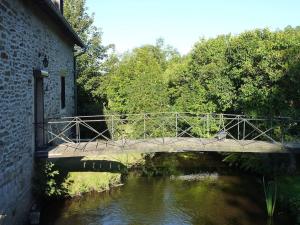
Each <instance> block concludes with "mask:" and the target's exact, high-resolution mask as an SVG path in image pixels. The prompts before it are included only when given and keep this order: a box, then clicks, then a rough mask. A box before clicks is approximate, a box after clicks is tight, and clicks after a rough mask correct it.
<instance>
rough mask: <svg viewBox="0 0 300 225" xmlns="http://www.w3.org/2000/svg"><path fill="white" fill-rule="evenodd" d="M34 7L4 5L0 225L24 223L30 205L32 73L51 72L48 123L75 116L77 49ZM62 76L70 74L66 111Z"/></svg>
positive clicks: (0, 24)
mask: <svg viewBox="0 0 300 225" xmlns="http://www.w3.org/2000/svg"><path fill="white" fill-rule="evenodd" d="M30 2H33V1H22V0H0V225H3V224H5V225H6V224H8V225H13V224H22V223H23V222H22V221H24V219H26V217H27V213H28V210H29V208H30V205H31V199H32V196H31V185H32V182H31V179H32V174H33V162H34V125H33V123H34V77H33V69H34V68H38V69H45V70H47V71H48V72H49V77H48V78H44V101H45V102H44V110H45V118H46V119H47V118H48V117H58V116H63V115H72V114H73V112H74V80H73V45H72V43H71V42H70V41H66V40H65V39H66V37H64V36H62V33H61V31H60V30H59V29H58V28H57V27H56V24H54V23H52V22H51V20H50V19H49V18H47V15H43V13H42V12H40V11H39V10H38V9H37V8H35V7H36V6H34V5H32V3H30ZM44 58H47V60H48V62H49V63H48V67H47V68H45V67H44V65H43V59H44ZM62 73H65V74H66V107H65V109H64V110H62V109H61V105H60V104H61V102H60V76H61V74H62Z"/></svg>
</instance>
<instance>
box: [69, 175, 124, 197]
mask: <svg viewBox="0 0 300 225" xmlns="http://www.w3.org/2000/svg"><path fill="white" fill-rule="evenodd" d="M118 184H121V174H120V173H109V172H70V173H69V176H68V179H67V180H66V182H65V183H64V185H65V187H66V189H67V191H68V194H69V195H70V196H76V195H80V194H82V193H86V192H90V191H99V192H100V191H105V190H109V189H110V188H111V187H112V186H116V185H118Z"/></svg>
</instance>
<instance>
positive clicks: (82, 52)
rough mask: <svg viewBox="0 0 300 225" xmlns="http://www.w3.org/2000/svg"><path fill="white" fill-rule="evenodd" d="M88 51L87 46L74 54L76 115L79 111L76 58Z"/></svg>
mask: <svg viewBox="0 0 300 225" xmlns="http://www.w3.org/2000/svg"><path fill="white" fill-rule="evenodd" d="M85 52H86V47H84V48H82V51H80V52H79V53H78V54H74V60H73V63H74V66H73V67H74V74H73V76H74V102H75V115H76V116H77V112H78V104H77V95H78V93H77V84H76V80H77V66H76V59H77V57H79V56H81V55H82V54H84V53H85Z"/></svg>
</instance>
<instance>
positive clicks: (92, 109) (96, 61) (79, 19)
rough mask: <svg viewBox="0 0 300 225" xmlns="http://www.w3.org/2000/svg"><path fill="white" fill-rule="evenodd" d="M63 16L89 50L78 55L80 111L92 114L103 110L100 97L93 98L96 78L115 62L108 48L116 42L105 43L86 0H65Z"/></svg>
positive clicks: (112, 48)
mask: <svg viewBox="0 0 300 225" xmlns="http://www.w3.org/2000/svg"><path fill="white" fill-rule="evenodd" d="M64 16H65V17H66V19H67V20H68V22H69V23H70V24H71V26H72V27H73V28H74V30H75V31H76V32H77V34H78V35H79V37H80V38H81V39H82V40H83V42H84V43H85V45H86V52H85V53H84V54H82V55H81V56H79V57H78V58H77V72H78V78H77V85H78V113H80V114H93V113H99V112H100V110H101V104H100V103H101V99H95V98H93V95H92V91H93V90H94V88H95V80H97V79H98V77H100V76H101V75H103V74H104V73H106V72H107V71H109V70H110V68H111V67H112V64H114V63H116V58H115V56H114V55H113V54H112V56H109V54H108V53H109V51H110V50H112V52H113V50H114V46H113V45H108V46H104V45H103V44H102V32H101V30H100V29H99V28H97V27H96V26H94V25H93V24H94V15H93V14H92V15H89V14H88V13H87V8H86V1H85V0H65V1H64Z"/></svg>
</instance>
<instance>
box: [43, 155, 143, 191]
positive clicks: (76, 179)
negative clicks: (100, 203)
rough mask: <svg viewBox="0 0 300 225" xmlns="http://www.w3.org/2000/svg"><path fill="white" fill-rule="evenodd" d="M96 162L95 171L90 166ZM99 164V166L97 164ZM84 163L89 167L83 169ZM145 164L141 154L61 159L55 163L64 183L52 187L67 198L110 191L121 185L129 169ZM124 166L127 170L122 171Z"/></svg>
mask: <svg viewBox="0 0 300 225" xmlns="http://www.w3.org/2000/svg"><path fill="white" fill-rule="evenodd" d="M94 162H95V165H96V166H97V169H95V170H94V171H93V168H91V167H90V166H91V165H93V163H94ZM97 162H98V164H96V163H97ZM99 162H101V165H102V167H101V169H99V165H100V164H99ZM84 163H87V165H89V167H88V168H83V164H84ZM143 163H144V156H143V155H142V154H140V153H131V154H108V155H98V156H87V157H84V158H82V159H76V158H75V159H59V160H57V161H55V162H54V164H56V166H57V169H58V171H57V172H55V173H57V176H56V177H57V178H58V177H59V175H61V176H62V178H63V179H61V180H62V183H61V184H58V185H52V186H53V188H51V190H53V191H54V192H55V191H56V192H57V194H56V195H60V194H59V193H60V192H59V191H57V190H63V191H61V192H62V195H67V196H68V195H69V196H76V195H80V194H82V193H86V192H91V191H99V192H101V191H105V190H109V189H110V188H111V187H113V186H116V185H119V184H121V175H122V173H124V172H125V173H126V171H127V169H128V168H131V167H133V166H135V165H142V164H143ZM118 165H119V166H118ZM122 166H123V167H125V168H127V169H125V170H123V169H120V168H121V167H122ZM48 172H51V171H48ZM57 178H56V179H53V181H55V184H56V183H59V182H58V181H57ZM48 182H49V181H48ZM56 192H55V193H56Z"/></svg>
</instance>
